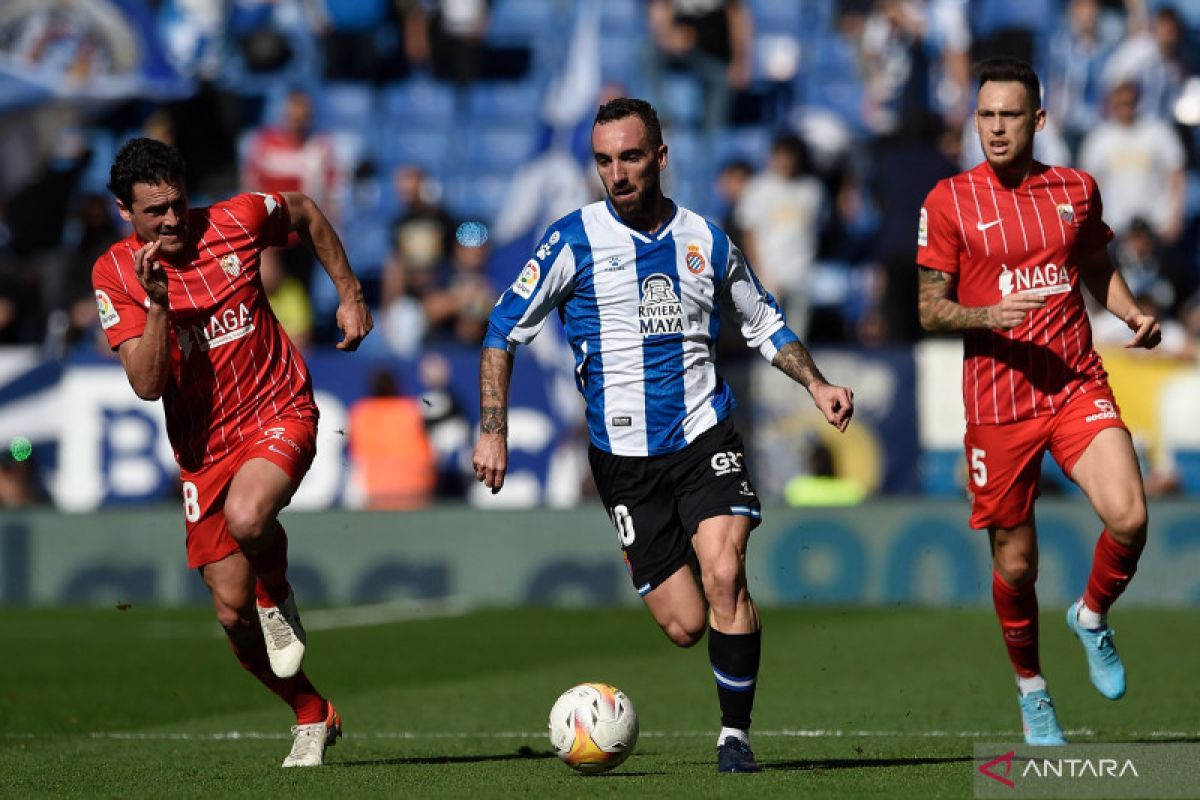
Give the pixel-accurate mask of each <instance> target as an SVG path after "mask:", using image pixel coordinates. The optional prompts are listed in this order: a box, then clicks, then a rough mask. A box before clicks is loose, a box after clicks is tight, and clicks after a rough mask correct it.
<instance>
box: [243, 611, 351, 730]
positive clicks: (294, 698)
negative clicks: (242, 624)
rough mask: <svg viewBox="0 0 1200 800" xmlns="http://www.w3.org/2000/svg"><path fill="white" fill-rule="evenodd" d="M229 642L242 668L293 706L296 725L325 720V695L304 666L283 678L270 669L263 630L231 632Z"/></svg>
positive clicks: (248, 629)
mask: <svg viewBox="0 0 1200 800" xmlns="http://www.w3.org/2000/svg"><path fill="white" fill-rule="evenodd" d="M228 639H229V646H230V648H231V649H232V650H233V654H234V655H235V656H237V660H238V661H239V662H241V665H242V668H243V669H245V670H246V671H247V672H249V673H250V674H251V675H253V676H254V677H256V678H258V680H259V682H260V683H262V685H263V686H266V687H267V688H268V689H270V690H271V691H272V692H274V693H275V694H277V695H279V697H280V698H281V699H282V700H283V702H285V703H287V704H288V705H289V706H291V708H292V710H293V711H294V712H296V724H297V725H310V724H312V723H314V722H324V721H325V715H326V714H327V713H328V710H327V709H326V706H325V698H323V697H321V694H320V693H319V692H318V691H317V690H316V688H314V687H313V685H312V682H311V681H309V679H308V676H307V675H305V674H304V670H300V671H299V672H297V673H296V674H295V675H293V676H292V677H290V678H280V677H279V676H278V675H276V674H275V673H274V672H272V671H271V662H270V661H269V660H268V658H267V646H266V643H264V642H263V638H262V631H260V630H252V629H250V628H248V627H247V628H246V629H244V633H241V634H239V635H238V636H236V638H235V637H234V636H232V635H230V636H228Z"/></svg>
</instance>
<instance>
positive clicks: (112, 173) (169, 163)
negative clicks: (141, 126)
mask: <svg viewBox="0 0 1200 800" xmlns="http://www.w3.org/2000/svg"><path fill="white" fill-rule="evenodd" d="M185 169H186V165H185V164H184V163H183V156H182V155H181V154H180V153H179V151H178V150H176V149H175V148H174V147H172V146H171V145H169V144H165V143H163V142H160V141H158V140H157V139H145V138H141V139H131V140H129V141H128V142H126V143H125V145H124V146H122V147H121V149H120V150H119V151H118V152H117V157H116V159H114V160H113V164H112V169H111V170H109V173H108V190H109V191H110V192H112V193H113V196H114V197H116V198H117V199H118V200H120V201H121V205H123V206H125V207H126V208H130V207H131V206H132V205H133V185H134V184H135V183H148V184H151V185H154V184H158V183H169V184H171V185H172V186H178V187H180V188H183V185H184V172H185Z"/></svg>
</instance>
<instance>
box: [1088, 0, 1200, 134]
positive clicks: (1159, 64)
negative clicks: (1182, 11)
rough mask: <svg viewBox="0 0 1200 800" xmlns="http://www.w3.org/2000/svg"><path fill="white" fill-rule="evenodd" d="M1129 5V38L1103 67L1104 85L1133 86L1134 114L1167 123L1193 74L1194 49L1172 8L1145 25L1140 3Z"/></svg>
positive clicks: (1166, 8)
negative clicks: (1135, 109)
mask: <svg viewBox="0 0 1200 800" xmlns="http://www.w3.org/2000/svg"><path fill="white" fill-rule="evenodd" d="M1131 4H1132V5H1133V6H1134V8H1133V10H1132V12H1131V13H1130V15H1129V17H1130V18H1129V35H1128V36H1127V37H1126V39H1125V41H1124V42H1122V43H1121V44H1120V45H1119V46H1118V47H1117V49H1116V51H1115V52H1114V53H1113V54H1112V57H1111V58H1109V61H1108V64H1107V65H1106V66H1105V70H1104V77H1105V82H1106V85H1108V86H1116V85H1118V84H1121V83H1134V84H1136V85H1137V87H1138V90H1139V92H1140V94H1139V99H1138V109H1137V111H1138V114H1140V115H1141V116H1150V117H1156V118H1158V119H1162V120H1170V119H1172V118H1173V117H1174V109H1173V106H1174V104H1175V100H1176V98H1178V97H1179V92H1180V90H1181V89H1182V88H1183V83H1184V81H1185V80H1186V79H1187V77H1188V76H1189V75H1193V74H1195V72H1196V55H1195V46H1194V45H1193V44H1191V43H1189V42H1188V38H1187V29H1186V28H1185V27H1184V24H1183V20H1181V19H1180V17H1179V12H1178V11H1176V10H1175V8H1174V7H1173V6H1170V5H1165V6H1162V7H1160V8H1159V9H1158V10H1157V11H1155V12H1154V15H1153V17H1152V18H1151V19H1150V20H1149V21H1148V22H1147V21H1146V20H1145V14H1144V8H1143V5H1144V4H1143V2H1142V0H1134V2H1132V3H1131Z"/></svg>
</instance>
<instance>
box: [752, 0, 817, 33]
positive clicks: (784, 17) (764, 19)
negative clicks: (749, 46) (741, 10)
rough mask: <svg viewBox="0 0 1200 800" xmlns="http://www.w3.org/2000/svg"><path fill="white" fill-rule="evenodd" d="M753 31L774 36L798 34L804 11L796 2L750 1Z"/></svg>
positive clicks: (783, 0)
mask: <svg viewBox="0 0 1200 800" xmlns="http://www.w3.org/2000/svg"><path fill="white" fill-rule="evenodd" d="M749 6H750V16H751V18H753V20H754V29H755V30H756V31H764V32H770V33H775V34H780V33H798V32H799V31H800V26H801V24H802V17H803V13H804V9H803V6H802V4H801V3H799V2H797V0H750V3H749Z"/></svg>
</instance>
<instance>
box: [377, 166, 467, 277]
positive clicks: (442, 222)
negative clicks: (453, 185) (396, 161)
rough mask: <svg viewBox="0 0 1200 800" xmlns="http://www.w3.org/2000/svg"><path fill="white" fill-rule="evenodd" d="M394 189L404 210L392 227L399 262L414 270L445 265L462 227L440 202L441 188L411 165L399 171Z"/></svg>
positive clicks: (395, 174) (396, 172) (393, 244)
mask: <svg viewBox="0 0 1200 800" xmlns="http://www.w3.org/2000/svg"><path fill="white" fill-rule="evenodd" d="M393 185H394V187H395V190H396V196H397V198H398V199H399V201H400V206H401V208H402V209H403V210H402V211H401V213H400V216H399V217H398V218H397V219H396V221H395V222H394V223H393V225H392V247H393V248H394V256H395V258H396V259H397V260H398V261H400V262H401V263H402V264H403V265H404V266H405V267H408V268H413V269H426V268H428V267H432V266H434V265H435V264H438V263H439V262H441V261H443V260H444V259H445V258H446V257H447V256H448V255H449V254H450V249H451V247H453V245H454V232H455V230H456V229H457V227H458V223H457V222H456V221H455V219H454V217H452V216H450V214H449V212H447V211H446V210H445V209H444V208H443V207H442V206H441V204H440V203H439V202H438V194H439V190H438V187H437V185H436V184H434V183H433V182H432V181H431V180H430V179H429V176H427V175H426V174H425V172H424V171H423V170H422V169H421V168H420V167H417V166H414V165H411V164H405V165H402V166H399V167H397V168H396V171H395V173H394V174H393Z"/></svg>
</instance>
